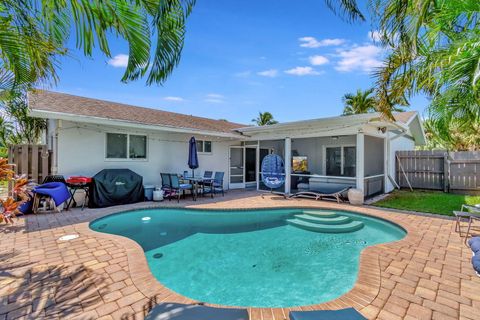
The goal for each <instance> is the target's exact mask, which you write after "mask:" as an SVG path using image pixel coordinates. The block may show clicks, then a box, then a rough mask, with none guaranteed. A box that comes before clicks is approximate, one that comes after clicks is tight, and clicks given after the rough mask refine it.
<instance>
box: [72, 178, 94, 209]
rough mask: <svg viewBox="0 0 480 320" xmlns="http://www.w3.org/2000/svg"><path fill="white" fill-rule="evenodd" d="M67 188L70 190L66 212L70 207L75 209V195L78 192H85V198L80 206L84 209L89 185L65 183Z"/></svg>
mask: <svg viewBox="0 0 480 320" xmlns="http://www.w3.org/2000/svg"><path fill="white" fill-rule="evenodd" d="M67 186H68V188H69V189H70V200H69V201H68V205H67V210H68V209H70V205H72V202H73V206H74V207H76V206H77V202H76V201H75V198H74V197H75V193H76V192H77V191H78V190H83V191H84V192H85V197H84V200H83V204H82V210H83V209H84V208H85V203H86V202H87V201H88V193H89V190H90V183H67Z"/></svg>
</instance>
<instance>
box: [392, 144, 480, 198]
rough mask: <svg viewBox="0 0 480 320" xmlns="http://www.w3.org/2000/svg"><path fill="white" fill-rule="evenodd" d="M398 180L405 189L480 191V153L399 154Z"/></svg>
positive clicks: (426, 152)
mask: <svg viewBox="0 0 480 320" xmlns="http://www.w3.org/2000/svg"><path fill="white" fill-rule="evenodd" d="M396 180H397V183H398V184H399V185H400V187H402V188H409V187H410V186H411V187H412V188H414V189H433V190H443V191H445V192H454V193H478V192H480V152H476V151H471V152H470V151H466V152H446V151H440V150H435V151H398V152H397V153H396Z"/></svg>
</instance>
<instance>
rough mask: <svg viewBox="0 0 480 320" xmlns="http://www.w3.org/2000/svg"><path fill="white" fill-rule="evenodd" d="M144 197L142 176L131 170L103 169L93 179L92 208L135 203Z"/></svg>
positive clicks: (91, 191)
mask: <svg viewBox="0 0 480 320" xmlns="http://www.w3.org/2000/svg"><path fill="white" fill-rule="evenodd" d="M144 197H145V194H144V191H143V178H142V176H140V175H138V174H136V173H135V172H133V171H132V170H129V169H103V170H102V171H100V172H99V173H97V174H96V175H95V176H94V177H93V181H92V188H91V190H90V207H91V208H103V207H110V206H115V205H119V204H128V203H135V202H140V201H143V200H144Z"/></svg>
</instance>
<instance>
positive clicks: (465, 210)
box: [453, 204, 480, 238]
mask: <svg viewBox="0 0 480 320" xmlns="http://www.w3.org/2000/svg"><path fill="white" fill-rule="evenodd" d="M453 214H454V216H455V217H456V222H455V232H458V233H459V235H460V237H461V236H462V228H461V225H460V222H462V220H467V221H468V222H469V224H468V227H469V229H470V226H471V223H472V218H473V219H478V220H480V208H479V207H476V206H470V205H468V204H462V208H461V209H460V211H453ZM467 237H468V232H467ZM467 237H466V238H467Z"/></svg>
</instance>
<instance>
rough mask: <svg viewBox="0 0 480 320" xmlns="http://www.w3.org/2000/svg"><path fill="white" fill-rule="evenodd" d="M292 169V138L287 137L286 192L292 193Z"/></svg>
mask: <svg viewBox="0 0 480 320" xmlns="http://www.w3.org/2000/svg"><path fill="white" fill-rule="evenodd" d="M291 171H292V139H290V138H288V137H287V138H285V194H290V185H291V183H290V181H291V179H290V174H291Z"/></svg>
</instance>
